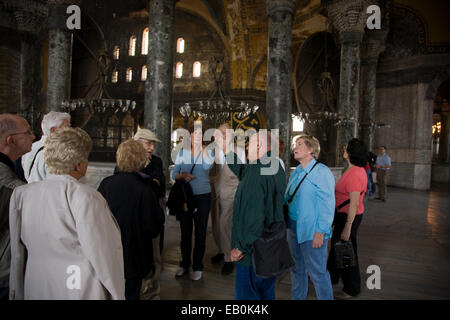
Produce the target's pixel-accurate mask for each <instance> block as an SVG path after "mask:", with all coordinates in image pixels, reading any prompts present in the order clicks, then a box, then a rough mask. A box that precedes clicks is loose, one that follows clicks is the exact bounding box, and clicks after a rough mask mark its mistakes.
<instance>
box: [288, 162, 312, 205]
mask: <svg viewBox="0 0 450 320" xmlns="http://www.w3.org/2000/svg"><path fill="white" fill-rule="evenodd" d="M318 163H319V161H317V162H316V163H314V165H313V167H312V168H311V170H309V172H311V171H312V170H313V169H314V167H315V166H316V165H317V164H318ZM309 172H307V173H306V174H305V175H304V176H303V178H302V180H301V181H300V183H299V184H298V186H297V188H295V191H294V193H293V194H292V195H291V196H290V198H289V200H288V204H290V203H291V202H292V199H294V196H295V194H296V193H297V190H298V188H300V186H301V184H302V183H303V181H304V180H305V178H306V176H307V175H308V173H309Z"/></svg>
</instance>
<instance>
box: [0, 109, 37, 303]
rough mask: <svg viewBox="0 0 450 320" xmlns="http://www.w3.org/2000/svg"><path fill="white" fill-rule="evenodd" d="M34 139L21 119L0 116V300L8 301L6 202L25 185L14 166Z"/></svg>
mask: <svg viewBox="0 0 450 320" xmlns="http://www.w3.org/2000/svg"><path fill="white" fill-rule="evenodd" d="M34 138H35V136H34V134H33V131H32V130H31V128H30V125H29V124H28V123H27V121H26V120H25V119H24V118H22V117H19V116H16V115H12V114H1V115H0V300H3V299H7V298H8V291H9V289H8V287H9V267H10V263H11V251H10V239H9V223H8V221H9V219H8V215H9V200H10V197H11V193H12V191H13V189H14V188H15V187H18V186H21V185H23V184H25V183H24V182H23V181H22V180H20V179H19V178H18V177H17V176H16V175H15V173H14V164H13V162H14V161H16V160H17V159H19V158H20V157H21V156H22V155H23V154H25V153H27V152H29V151H30V150H31V144H32V143H33V140H34Z"/></svg>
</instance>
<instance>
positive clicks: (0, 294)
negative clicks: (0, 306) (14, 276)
mask: <svg viewBox="0 0 450 320" xmlns="http://www.w3.org/2000/svg"><path fill="white" fill-rule="evenodd" d="M8 299H9V288H8V287H5V288H0V301H2V300H8Z"/></svg>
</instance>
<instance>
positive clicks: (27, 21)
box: [4, 0, 48, 34]
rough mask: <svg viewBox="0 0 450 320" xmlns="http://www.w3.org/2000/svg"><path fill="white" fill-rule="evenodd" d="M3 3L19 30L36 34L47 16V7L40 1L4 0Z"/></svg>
mask: <svg viewBox="0 0 450 320" xmlns="http://www.w3.org/2000/svg"><path fill="white" fill-rule="evenodd" d="M4 5H5V9H6V10H8V11H10V12H11V13H12V15H13V16H14V18H15V20H16V22H17V28H18V30H19V31H23V32H28V33H32V34H37V33H38V32H39V31H40V30H41V28H42V25H44V22H45V20H46V19H47V16H48V7H47V5H46V4H45V3H44V2H42V1H33V0H4Z"/></svg>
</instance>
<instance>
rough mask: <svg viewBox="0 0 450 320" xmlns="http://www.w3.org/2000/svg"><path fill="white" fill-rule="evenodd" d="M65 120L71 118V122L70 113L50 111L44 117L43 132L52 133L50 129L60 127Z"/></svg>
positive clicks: (46, 134)
mask: <svg viewBox="0 0 450 320" xmlns="http://www.w3.org/2000/svg"><path fill="white" fill-rule="evenodd" d="M64 120H69V122H70V114H68V113H67V112H56V111H50V112H49V113H47V114H46V115H45V116H44V118H42V122H41V128H42V133H43V134H44V135H45V136H48V135H49V134H50V129H51V128H57V127H59V126H60V125H61V124H62V123H63V121H64Z"/></svg>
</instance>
